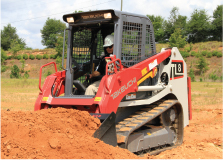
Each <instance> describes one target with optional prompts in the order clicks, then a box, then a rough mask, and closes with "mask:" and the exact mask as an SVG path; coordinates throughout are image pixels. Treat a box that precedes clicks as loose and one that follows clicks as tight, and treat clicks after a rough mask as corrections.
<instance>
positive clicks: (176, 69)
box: [170, 60, 184, 80]
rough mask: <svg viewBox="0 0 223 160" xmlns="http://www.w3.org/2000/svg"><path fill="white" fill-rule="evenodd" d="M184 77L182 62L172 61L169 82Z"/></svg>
mask: <svg viewBox="0 0 223 160" xmlns="http://www.w3.org/2000/svg"><path fill="white" fill-rule="evenodd" d="M183 77H184V63H183V61H182V60H173V61H172V63H171V71H170V80H174V79H179V78H183Z"/></svg>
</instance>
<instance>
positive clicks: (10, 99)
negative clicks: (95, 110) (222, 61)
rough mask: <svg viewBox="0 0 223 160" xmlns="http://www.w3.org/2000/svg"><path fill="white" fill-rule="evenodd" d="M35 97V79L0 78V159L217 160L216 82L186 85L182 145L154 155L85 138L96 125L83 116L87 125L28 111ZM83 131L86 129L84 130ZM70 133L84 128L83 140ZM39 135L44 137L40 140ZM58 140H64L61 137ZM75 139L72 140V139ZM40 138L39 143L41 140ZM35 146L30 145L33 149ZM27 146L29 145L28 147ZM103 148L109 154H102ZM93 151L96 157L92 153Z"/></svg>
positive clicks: (218, 112) (219, 155)
mask: <svg viewBox="0 0 223 160" xmlns="http://www.w3.org/2000/svg"><path fill="white" fill-rule="evenodd" d="M38 93H39V89H38V80H37V79H27V80H25V79H4V78H3V79H1V122H2V126H1V131H2V133H1V147H2V151H1V158H7V159H10V158H25V159H26V158H50V159H52V158H53V159H54V158H71V159H73V158H98V159H100V158H111V159H112V158H119V159H133V158H136V159H137V158H138V159H141V158H143V159H144V158H153V159H199V158H201V159H216V158H217V159H221V158H222V83H219V82H192V108H193V110H192V111H193V113H192V120H191V121H190V124H189V126H187V127H185V129H184V142H183V144H182V145H181V146H179V147H177V148H174V149H172V150H169V151H165V152H162V153H161V154H159V155H156V156H150V155H148V154H144V155H143V156H140V157H139V156H136V155H133V154H132V153H129V152H128V151H126V150H123V149H120V148H117V147H115V148H114V147H111V146H108V145H105V144H103V143H102V142H98V141H96V140H94V139H93V138H92V137H91V134H92V133H93V131H94V130H95V129H96V128H97V126H98V122H97V121H94V120H93V122H94V123H93V122H92V124H91V121H90V120H89V121H88V119H91V117H90V116H89V115H87V113H84V114H83V117H86V118H87V120H86V119H81V116H80V119H78V120H76V119H71V118H74V117H73V116H71V114H72V115H75V114H80V113H79V112H76V111H69V112H68V111H64V110H57V111H50V110H45V111H44V110H43V111H41V112H39V113H37V112H34V111H33V109H34V104H35V100H36V98H37V96H38ZM7 110H8V111H7ZM57 112H58V114H57ZM67 114H69V115H67ZM67 117H68V118H67ZM66 118H67V119H66ZM70 122H72V123H70ZM64 124H66V125H64ZM80 124H83V125H84V126H85V127H82V126H80ZM86 127H90V129H89V128H88V129H89V130H90V131H88V129H86ZM74 128H77V130H78V131H80V132H81V131H82V132H83V130H85V129H86V131H85V132H86V133H84V135H85V134H86V135H85V136H82V137H79V136H80V135H79V134H78V133H76V132H77V131H76V129H74ZM12 133H13V134H12ZM71 133H72V135H71ZM43 134H44V135H46V137H43V136H42V135H43ZM63 135H67V136H66V138H64V137H63ZM55 136H57V137H55ZM75 136H77V137H78V138H76V139H75ZM17 137H18V138H17ZM20 138H21V139H20ZM41 138H42V139H43V140H44V141H43V140H42V141H41ZM47 138H49V140H48V139H47ZM50 138H51V139H50ZM52 138H53V139H52ZM55 139H56V141H55ZM82 139H83V143H82V142H81V140H82ZM35 140H36V141H35ZM87 140H88V141H87ZM45 141H46V142H45ZM74 141H75V142H74ZM35 142H36V145H33V144H35ZM40 142H41V143H42V144H40ZM59 142H60V143H59ZM71 142H74V143H76V145H75V146H74V145H73V144H71ZM30 143H31V144H32V145H28V144H30ZM81 143H82V144H81ZM43 145H44V146H45V148H43ZM47 145H49V146H48V148H47V147H46V146H47ZM80 145H81V146H80ZM91 146H92V147H93V146H94V147H93V148H91ZM75 147H76V148H75ZM77 147H79V148H80V149H79V148H77ZM106 147H108V148H109V149H106V150H105V151H104V148H106ZM55 148H56V149H55ZM62 149H63V150H62ZM65 150H66V151H65ZM102 150H103V151H102ZM84 151H86V152H88V155H87V154H86V153H85V154H84ZM73 152H75V153H79V154H74V153H73ZM96 152H98V153H97V154H94V153H96ZM81 153H82V155H81ZM65 155H66V156H65ZM68 155H70V156H68ZM55 156H56V157H55Z"/></svg>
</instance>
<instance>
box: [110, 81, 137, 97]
mask: <svg viewBox="0 0 223 160" xmlns="http://www.w3.org/2000/svg"><path fill="white" fill-rule="evenodd" d="M134 83H136V77H134V78H133V79H132V80H130V81H129V82H128V83H127V84H125V85H124V86H122V87H121V88H119V90H117V91H116V92H114V93H113V94H112V95H111V96H112V98H113V99H115V98H116V97H118V96H119V95H120V94H122V93H123V92H125V90H127V89H128V88H129V87H131V86H132V85H133V84H134Z"/></svg>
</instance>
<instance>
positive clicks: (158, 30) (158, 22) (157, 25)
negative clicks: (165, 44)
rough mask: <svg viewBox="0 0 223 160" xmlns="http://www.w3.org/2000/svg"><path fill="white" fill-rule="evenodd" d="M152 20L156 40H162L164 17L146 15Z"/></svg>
mask: <svg viewBox="0 0 223 160" xmlns="http://www.w3.org/2000/svg"><path fill="white" fill-rule="evenodd" d="M147 17H148V18H149V19H150V20H151V21H152V24H153V29H154V34H155V40H156V42H160V41H164V29H163V22H164V18H163V17H161V16H154V15H147Z"/></svg>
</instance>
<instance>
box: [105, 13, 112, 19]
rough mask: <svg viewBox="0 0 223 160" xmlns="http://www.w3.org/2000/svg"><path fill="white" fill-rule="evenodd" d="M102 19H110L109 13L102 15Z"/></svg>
mask: <svg viewBox="0 0 223 160" xmlns="http://www.w3.org/2000/svg"><path fill="white" fill-rule="evenodd" d="M104 18H105V19H108V18H112V15H111V13H104Z"/></svg>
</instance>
